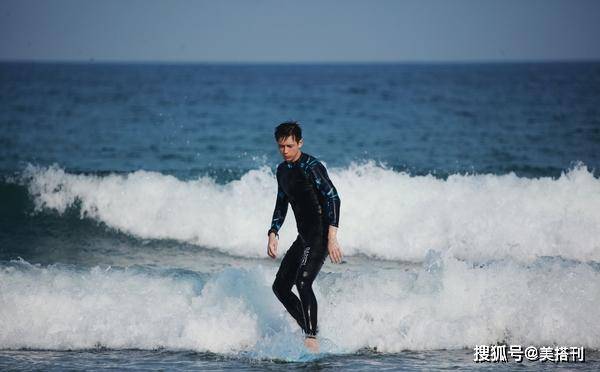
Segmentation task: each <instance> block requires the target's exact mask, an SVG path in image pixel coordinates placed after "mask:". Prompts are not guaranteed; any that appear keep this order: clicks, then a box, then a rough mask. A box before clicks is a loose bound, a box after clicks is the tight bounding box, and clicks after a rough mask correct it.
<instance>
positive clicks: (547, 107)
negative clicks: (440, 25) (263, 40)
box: [0, 63, 600, 371]
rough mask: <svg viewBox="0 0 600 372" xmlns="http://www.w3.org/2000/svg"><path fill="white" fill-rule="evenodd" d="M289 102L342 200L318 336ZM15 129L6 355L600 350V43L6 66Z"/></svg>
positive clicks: (157, 358)
mask: <svg viewBox="0 0 600 372" xmlns="http://www.w3.org/2000/svg"><path fill="white" fill-rule="evenodd" d="M285 120H298V121H299V122H300V123H301V125H302V127H303V129H304V136H305V146H304V148H303V149H304V150H305V151H306V152H307V153H310V154H311V155H314V156H316V157H318V158H319V159H321V160H322V161H323V162H324V163H325V164H326V166H327V168H328V170H329V174H330V177H331V179H332V181H333V182H334V184H335V185H336V187H337V189H338V191H339V194H340V196H341V200H342V203H341V217H340V229H339V233H338V235H339V241H340V244H341V246H342V249H343V251H344V254H345V256H344V263H343V264H341V265H334V264H332V263H331V262H329V261H328V262H326V264H325V265H324V266H323V269H322V271H321V273H320V274H319V276H318V277H317V280H316V282H315V284H314V289H315V293H316V296H317V299H318V302H319V328H320V337H321V351H322V352H321V353H320V354H317V355H312V354H308V353H307V352H306V351H305V350H304V348H303V346H302V337H301V334H300V332H299V330H298V329H297V328H298V327H297V325H295V322H294V321H293V320H292V318H291V317H290V316H289V315H288V314H287V313H286V312H285V310H284V309H283V306H282V305H281V304H279V302H278V301H277V300H276V298H275V296H274V295H273V293H272V292H271V284H272V281H273V279H274V276H275V273H276V271H277V268H278V265H279V263H280V259H281V256H282V254H283V253H284V252H285V249H287V247H289V246H290V244H291V243H292V241H293V240H294V238H295V236H296V230H295V223H294V216H293V212H292V211H291V210H290V211H289V213H288V216H287V220H286V222H285V224H284V226H283V228H282V230H281V232H280V235H281V240H280V256H279V257H278V259H277V260H275V261H273V260H271V259H269V258H268V257H267V256H266V230H267V229H268V226H269V224H270V218H271V214H272V211H273V206H274V201H275V192H276V180H275V176H274V173H273V172H274V169H275V166H276V165H277V163H279V162H280V161H281V157H280V155H279V154H278V151H277V147H276V145H275V142H274V140H273V128H274V127H275V126H276V125H277V124H279V123H280V122H282V121H285ZM0 129H1V131H0V368H1V369H19V370H65V369H90V370H94V369H105V368H112V369H119V370H121V369H131V370H142V369H145V370H147V369H163V370H190V369H210V370H224V369H235V370H265V369H268V370H288V369H303V370H304V369H316V370H317V369H318V370H321V369H323V370H325V369H340V368H342V369H344V370H364V369H392V370H395V369H399V370H437V369H467V370H470V369H494V370H496V369H504V370H512V369H515V368H517V367H518V368H519V369H522V370H535V371H539V370H546V369H549V368H550V369H577V370H598V369H599V368H600V353H599V352H598V350H599V349H600V318H598V316H597V315H598V309H599V308H600V212H599V211H600V173H599V167H600V63H526V64H429V65H427V64H422V65H410V64H406V65H403V64H399V65H389V64H384V65H376V64H373V65H303V64H298V65H202V64H199V65H153V64H95V63H88V64H51V63H1V64H0ZM496 344H506V345H522V346H523V348H525V347H527V346H535V347H537V348H541V347H546V346H550V347H560V346H566V347H584V348H585V351H586V354H585V356H586V361H585V362H570V363H565V362H562V363H552V362H542V361H539V360H538V361H526V362H524V363H520V364H518V363H517V362H515V361H514V360H511V359H510V358H509V362H507V363H485V362H484V363H475V362H474V361H473V359H474V347H475V346H476V345H496Z"/></svg>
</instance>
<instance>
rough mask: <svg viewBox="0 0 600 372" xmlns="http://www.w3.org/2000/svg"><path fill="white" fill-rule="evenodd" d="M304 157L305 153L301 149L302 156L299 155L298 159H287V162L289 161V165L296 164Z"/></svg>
mask: <svg viewBox="0 0 600 372" xmlns="http://www.w3.org/2000/svg"><path fill="white" fill-rule="evenodd" d="M303 157H304V153H303V152H302V151H300V156H298V159H296V161H289V162H288V161H287V160H286V161H285V162H286V163H288V165H294V164H298V163H300V160H302V158H303Z"/></svg>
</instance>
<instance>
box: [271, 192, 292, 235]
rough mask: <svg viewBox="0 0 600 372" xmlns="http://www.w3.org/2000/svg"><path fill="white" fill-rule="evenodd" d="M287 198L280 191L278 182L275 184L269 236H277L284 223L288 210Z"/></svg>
mask: <svg viewBox="0 0 600 372" xmlns="http://www.w3.org/2000/svg"><path fill="white" fill-rule="evenodd" d="M288 202H289V200H288V197H287V195H286V194H285V193H284V192H283V190H282V189H281V186H280V185H279V182H278V183H277V199H276V200H275V210H274V211H273V218H272V219H271V228H270V229H269V235H271V233H275V235H277V236H279V234H277V232H278V231H279V229H280V228H281V225H283V221H285V215H286V214H287V210H288Z"/></svg>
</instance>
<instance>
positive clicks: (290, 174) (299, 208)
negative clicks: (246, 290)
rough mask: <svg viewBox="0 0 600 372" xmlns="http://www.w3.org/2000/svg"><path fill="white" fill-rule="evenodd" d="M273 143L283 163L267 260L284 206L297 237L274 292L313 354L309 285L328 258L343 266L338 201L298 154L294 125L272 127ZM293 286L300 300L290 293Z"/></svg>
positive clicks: (318, 167)
mask: <svg viewBox="0 0 600 372" xmlns="http://www.w3.org/2000/svg"><path fill="white" fill-rule="evenodd" d="M275 140H276V141H277V144H278V145H279V152H280V153H281V155H282V156H283V159H284V161H283V162H282V163H281V164H279V166H278V167H277V199H276V202H275V210H274V212H273V219H272V221H271V228H270V229H269V231H268V236H269V243H268V247H267V253H268V255H269V256H270V257H271V258H275V257H276V256H277V243H278V238H279V234H278V231H279V229H280V228H281V225H282V224H283V221H284V220H285V216H286V213H287V210H288V203H289V204H291V205H292V209H293V210H294V215H295V217H296V227H297V229H298V237H297V238H296V240H295V241H294V243H293V244H292V246H291V247H290V248H289V249H288V251H287V252H286V254H285V256H284V257H283V260H282V261H281V266H280V267H279V270H278V271H277V275H276V276H275V281H274V283H273V292H275V295H276V296H277V298H278V299H279V301H281V303H283V306H284V307H285V308H286V310H287V311H288V312H289V313H290V314H291V315H292V317H293V318H294V319H295V320H296V322H297V323H298V325H299V326H300V328H302V331H303V332H304V335H305V340H304V344H305V345H306V347H307V348H308V349H309V350H311V351H313V352H317V351H318V350H319V343H318V341H317V338H316V336H317V332H318V329H317V300H316V298H315V294H314V293H313V290H312V283H313V281H314V280H315V278H316V277H317V274H318V273H319V270H321V267H322V266H323V263H324V262H325V258H326V257H327V255H329V257H330V259H331V261H332V262H334V263H340V262H341V261H342V250H341V248H340V245H339V244H338V241H337V235H336V234H337V229H338V223H339V215H340V197H339V195H338V193H337V190H336V189H335V186H334V185H333V183H331V180H330V179H329V176H328V175H327V170H326V169H325V167H324V166H323V164H321V162H320V161H319V160H318V159H317V158H315V157H314V156H311V155H309V154H307V153H303V152H302V151H300V149H301V148H302V145H303V140H302V130H301V128H300V126H299V125H298V123H297V122H285V123H282V124H280V125H279V126H277V128H275ZM293 285H296V289H297V291H298V294H299V296H300V298H298V297H297V296H296V295H295V294H294V293H293V292H292V286H293Z"/></svg>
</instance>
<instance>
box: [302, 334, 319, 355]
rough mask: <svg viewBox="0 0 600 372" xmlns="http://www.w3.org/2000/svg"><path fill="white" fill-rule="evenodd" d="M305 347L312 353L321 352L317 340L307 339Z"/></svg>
mask: <svg viewBox="0 0 600 372" xmlns="http://www.w3.org/2000/svg"><path fill="white" fill-rule="evenodd" d="M304 346H306V348H307V349H308V350H309V351H310V352H312V353H318V352H319V341H317V339H316V338H312V337H306V338H305V339H304Z"/></svg>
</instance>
